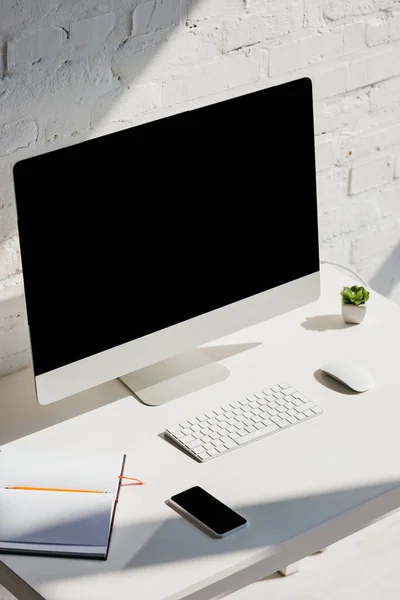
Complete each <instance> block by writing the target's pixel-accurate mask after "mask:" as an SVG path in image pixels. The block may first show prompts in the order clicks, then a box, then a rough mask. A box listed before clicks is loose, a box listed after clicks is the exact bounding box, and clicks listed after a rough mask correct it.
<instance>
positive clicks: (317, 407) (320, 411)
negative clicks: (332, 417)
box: [311, 406, 324, 415]
mask: <svg viewBox="0 0 400 600" xmlns="http://www.w3.org/2000/svg"><path fill="white" fill-rule="evenodd" d="M311 410H312V411H313V413H314V414H315V415H320V414H321V413H322V412H324V411H323V410H322V408H320V407H319V406H313V408H312V409H311Z"/></svg>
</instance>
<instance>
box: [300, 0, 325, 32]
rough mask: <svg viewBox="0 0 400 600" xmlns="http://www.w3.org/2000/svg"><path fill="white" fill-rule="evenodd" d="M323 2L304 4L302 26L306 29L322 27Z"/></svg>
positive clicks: (309, 1) (309, 0)
mask: <svg viewBox="0 0 400 600" xmlns="http://www.w3.org/2000/svg"><path fill="white" fill-rule="evenodd" d="M324 6H325V0H306V1H305V3H304V26H305V27H306V28H307V29H313V28H319V27H321V26H323V25H324Z"/></svg>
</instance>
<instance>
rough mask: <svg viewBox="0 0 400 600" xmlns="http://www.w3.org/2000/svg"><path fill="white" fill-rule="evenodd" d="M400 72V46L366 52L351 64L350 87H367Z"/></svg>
mask: <svg viewBox="0 0 400 600" xmlns="http://www.w3.org/2000/svg"><path fill="white" fill-rule="evenodd" d="M399 73H400V47H394V48H392V47H388V48H386V49H385V50H381V51H379V52H376V51H375V52H372V53H368V52H366V53H365V54H363V55H362V56H361V57H360V58H359V59H358V60H355V61H352V62H350V64H349V89H351V90H353V89H356V88H362V87H366V86H368V85H371V84H373V83H376V82H378V81H383V80H384V79H389V77H394V76H395V75H398V74H399Z"/></svg>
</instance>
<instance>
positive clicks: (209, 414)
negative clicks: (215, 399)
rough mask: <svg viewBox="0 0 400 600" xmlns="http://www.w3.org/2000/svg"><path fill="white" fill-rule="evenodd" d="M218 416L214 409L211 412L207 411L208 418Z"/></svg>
mask: <svg viewBox="0 0 400 600" xmlns="http://www.w3.org/2000/svg"><path fill="white" fill-rule="evenodd" d="M215 416H216V414H215V412H214V411H213V410H211V411H210V412H208V413H206V417H207V419H213V418H214V417H215Z"/></svg>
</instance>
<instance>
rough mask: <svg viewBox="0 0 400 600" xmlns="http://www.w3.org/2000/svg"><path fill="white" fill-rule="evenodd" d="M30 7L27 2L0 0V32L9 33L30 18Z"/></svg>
mask: <svg viewBox="0 0 400 600" xmlns="http://www.w3.org/2000/svg"><path fill="white" fill-rule="evenodd" d="M30 12H31V6H30V3H29V2H11V1H10V0H0V32H1V31H9V30H10V29H11V28H14V27H17V26H18V25H20V24H21V23H22V22H23V21H24V20H25V19H28V18H29V17H30Z"/></svg>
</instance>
